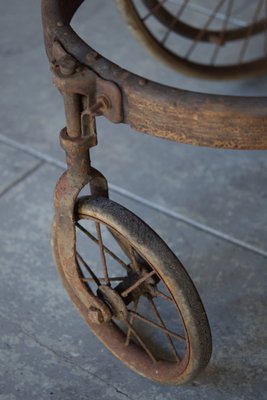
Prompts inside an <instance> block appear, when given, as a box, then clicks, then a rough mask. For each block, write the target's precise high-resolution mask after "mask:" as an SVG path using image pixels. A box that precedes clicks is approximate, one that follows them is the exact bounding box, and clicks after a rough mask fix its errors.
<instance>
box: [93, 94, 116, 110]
mask: <svg viewBox="0 0 267 400" xmlns="http://www.w3.org/2000/svg"><path fill="white" fill-rule="evenodd" d="M110 106H111V104H110V100H109V99H108V98H107V97H106V96H104V95H102V96H99V97H98V98H97V101H96V103H95V104H93V105H92V106H91V107H90V113H91V114H92V115H101V114H103V110H107V109H109V108H110Z"/></svg>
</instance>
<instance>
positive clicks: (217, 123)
mask: <svg viewBox="0 0 267 400" xmlns="http://www.w3.org/2000/svg"><path fill="white" fill-rule="evenodd" d="M82 3H83V0H65V1H63V0H43V1H42V14H43V26H44V35H45V44H46V51H47V55H48V58H49V61H50V63H51V64H52V65H53V63H54V62H55V55H54V53H53V48H54V44H55V42H57V43H59V44H60V46H61V47H62V48H63V49H64V51H65V52H66V55H68V56H71V57H72V58H73V60H75V62H77V63H78V64H79V66H80V68H82V69H83V71H85V70H87V71H91V72H93V73H94V74H96V76H98V77H99V78H100V79H103V80H105V81H109V82H112V83H113V84H114V85H116V86H117V88H118V89H119V90H120V93H121V101H122V104H121V105H120V107H121V114H122V118H121V121H120V122H123V123H126V124H129V125H130V126H131V127H132V128H134V129H136V130H137V131H139V132H144V133H148V134H150V135H153V136H158V137H161V138H165V139H169V140H173V141H176V142H181V143H188V144H193V145H199V146H208V147H220V148H225V149H254V150H255V149H267V97H236V96H221V95H210V94H201V93H195V92H189V91H184V90H180V89H175V88H171V87H168V86H164V85H160V84H158V83H155V82H152V81H149V80H147V79H144V78H143V77H140V76H137V75H135V74H133V73H131V72H129V71H126V70H123V69H122V68H120V67H119V66H117V65H115V64H114V63H112V62H110V61H109V60H107V59H106V58H104V57H103V56H102V55H100V54H99V53H97V52H96V51H95V50H94V49H92V48H91V47H90V46H88V45H87V44H86V43H85V42H84V41H83V40H82V39H81V38H80V37H79V36H78V35H77V34H76V33H75V32H74V31H73V29H72V28H71V26H70V21H71V18H72V16H73V15H74V13H75V11H76V10H77V8H78V7H79V6H80V5H81V4H82ZM72 73H73V74H74V76H77V74H79V71H78V72H77V70H74V71H72ZM81 84H82V85H83V86H84V90H85V91H86V90H87V89H88V81H87V80H86V79H84V81H83V82H82V80H81ZM114 106H115V105H114V104H112V107H114ZM144 110H145V112H144ZM100 114H101V113H100ZM117 122H118V121H117Z"/></svg>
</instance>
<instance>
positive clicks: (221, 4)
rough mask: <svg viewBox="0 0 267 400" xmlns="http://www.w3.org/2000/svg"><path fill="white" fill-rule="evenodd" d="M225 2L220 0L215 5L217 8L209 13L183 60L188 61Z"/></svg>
mask: <svg viewBox="0 0 267 400" xmlns="http://www.w3.org/2000/svg"><path fill="white" fill-rule="evenodd" d="M225 2H226V0H221V1H219V3H218V4H217V6H216V7H215V9H214V10H213V12H212V13H211V15H210V17H209V18H208V20H207V22H206V24H205V25H204V26H203V28H202V29H201V30H199V33H198V34H197V36H196V38H195V40H194V42H193V43H192V45H191V46H190V48H189V49H188V51H187V53H186V54H185V58H186V59H188V58H189V57H190V56H191V54H192V52H193V50H194V49H195V47H196V45H197V44H198V42H199V41H200V40H201V39H202V37H203V36H204V35H205V33H206V32H207V29H208V27H209V25H210V24H211V23H212V21H213V20H214V18H215V17H216V14H217V13H218V11H219V10H220V9H221V8H222V6H223V4H224V3H225Z"/></svg>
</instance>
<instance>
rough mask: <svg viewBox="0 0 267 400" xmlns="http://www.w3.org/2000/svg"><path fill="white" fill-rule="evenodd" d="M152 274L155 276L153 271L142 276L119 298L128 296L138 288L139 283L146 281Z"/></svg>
mask: <svg viewBox="0 0 267 400" xmlns="http://www.w3.org/2000/svg"><path fill="white" fill-rule="evenodd" d="M154 274H155V271H151V272H149V273H147V274H145V275H144V276H142V278H140V279H138V280H137V281H136V282H135V283H134V284H133V285H132V286H130V287H129V288H128V289H126V290H124V291H123V292H122V293H121V296H122V297H126V296H128V294H129V293H131V292H132V291H133V290H134V289H136V288H137V287H138V286H140V285H141V283H143V282H144V281H146V280H147V279H148V278H150V277H151V276H152V275H154Z"/></svg>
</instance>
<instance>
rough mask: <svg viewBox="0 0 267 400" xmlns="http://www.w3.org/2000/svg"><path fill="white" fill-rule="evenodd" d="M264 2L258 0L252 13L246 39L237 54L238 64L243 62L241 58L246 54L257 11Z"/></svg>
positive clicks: (263, 0)
mask: <svg viewBox="0 0 267 400" xmlns="http://www.w3.org/2000/svg"><path fill="white" fill-rule="evenodd" d="M264 2H265V0H259V2H258V5H257V7H256V10H255V13H254V15H253V18H252V22H251V24H249V26H248V30H247V35H246V39H245V40H244V43H243V46H242V48H241V50H240V54H239V59H238V63H239V64H242V62H243V59H244V57H245V54H246V51H247V48H248V45H249V41H250V39H251V34H252V32H253V29H254V26H255V23H256V21H257V18H258V15H259V12H260V10H261V8H262V6H263V4H264Z"/></svg>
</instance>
